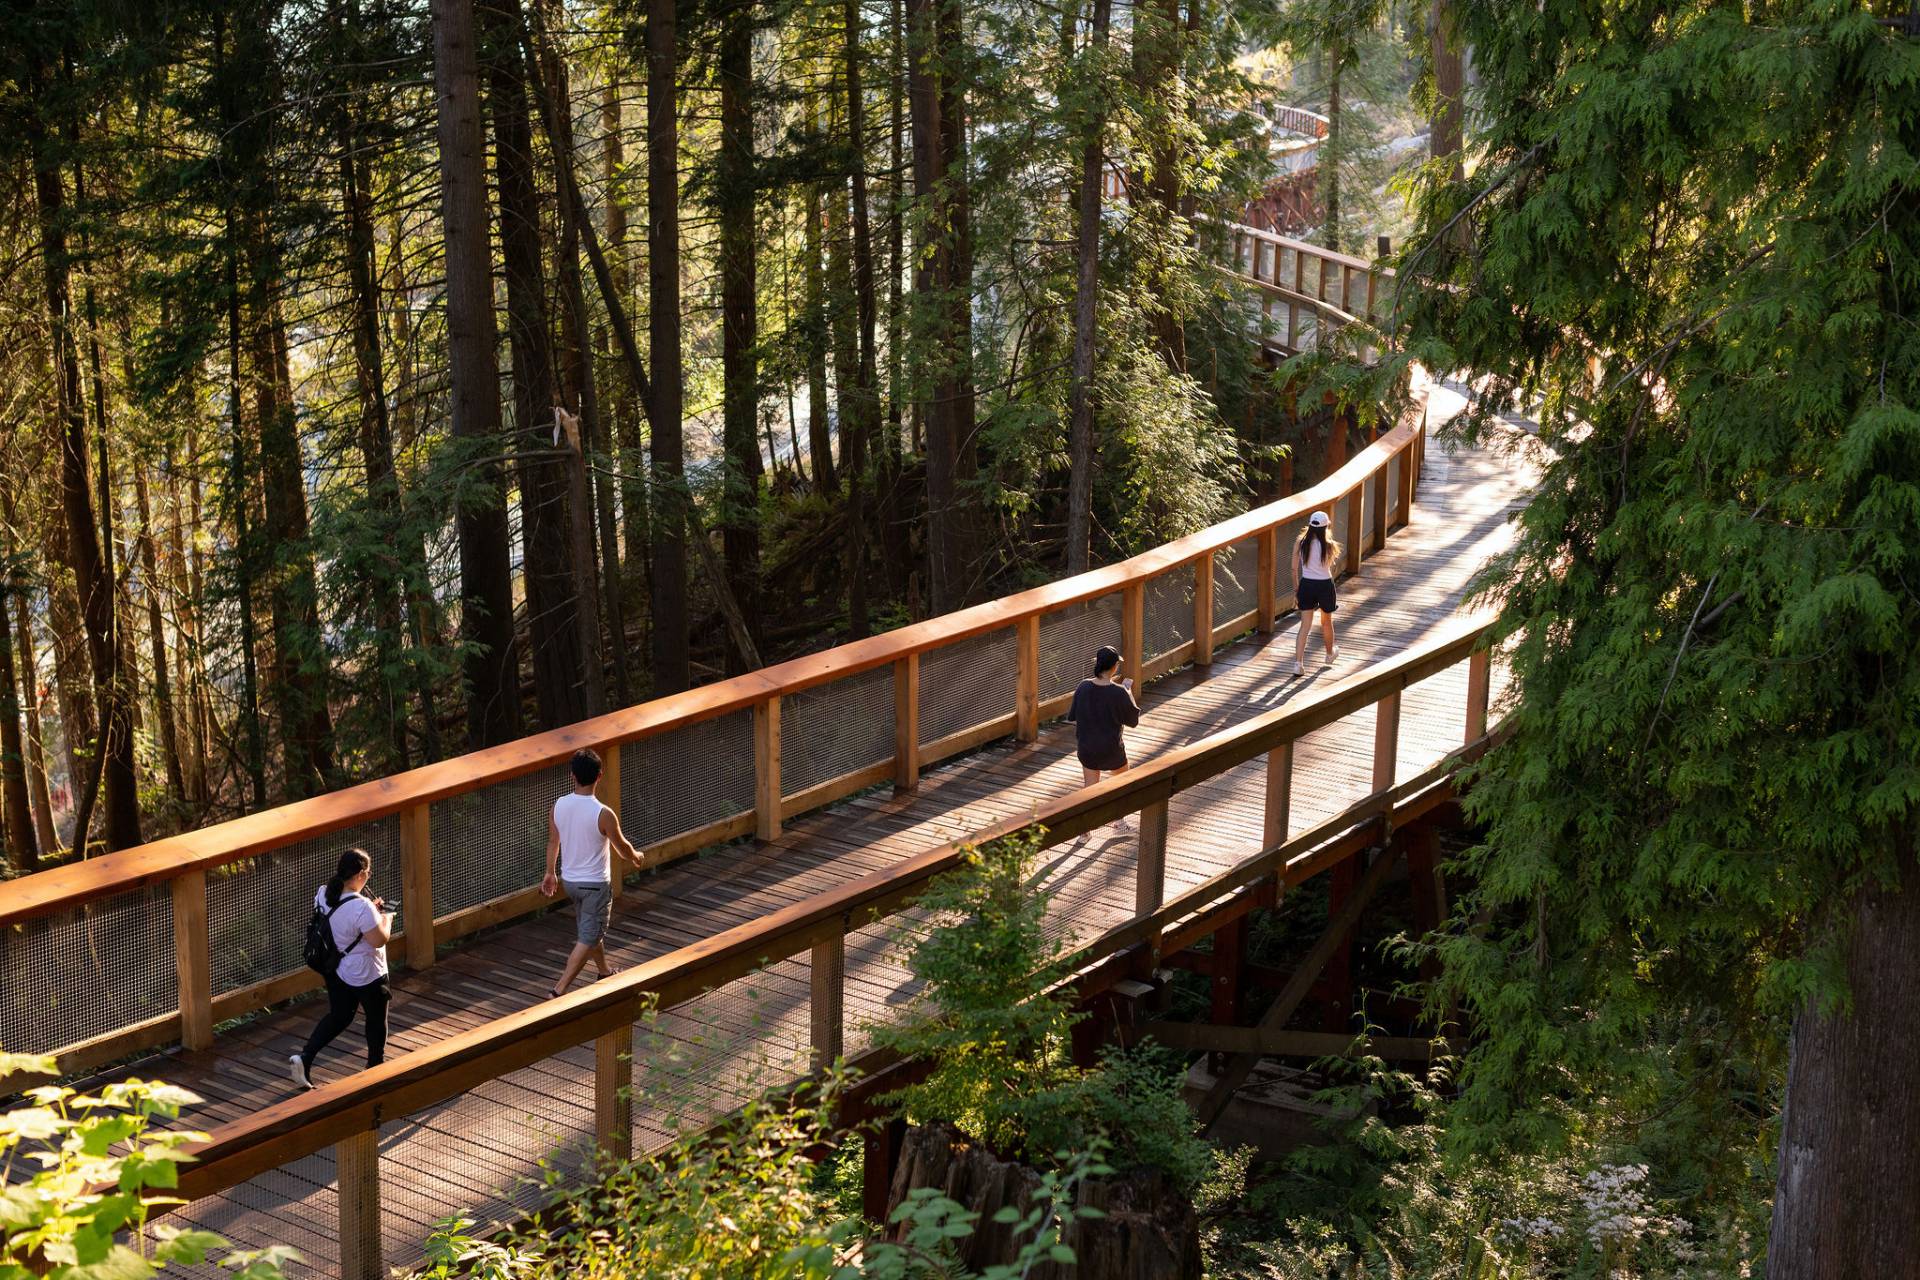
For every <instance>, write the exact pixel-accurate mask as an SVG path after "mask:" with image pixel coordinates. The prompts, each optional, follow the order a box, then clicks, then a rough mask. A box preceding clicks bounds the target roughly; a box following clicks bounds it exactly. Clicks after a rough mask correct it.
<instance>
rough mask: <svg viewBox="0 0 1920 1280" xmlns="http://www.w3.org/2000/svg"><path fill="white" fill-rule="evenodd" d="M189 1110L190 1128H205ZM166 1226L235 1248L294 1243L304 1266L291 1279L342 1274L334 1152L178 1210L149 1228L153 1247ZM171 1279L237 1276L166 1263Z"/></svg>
mask: <svg viewBox="0 0 1920 1280" xmlns="http://www.w3.org/2000/svg"><path fill="white" fill-rule="evenodd" d="M195 1110H197V1108H192V1107H190V1108H188V1110H187V1114H186V1115H185V1116H183V1117H182V1119H183V1120H184V1121H187V1122H188V1123H186V1124H185V1125H184V1127H186V1128H196V1127H201V1128H204V1127H206V1126H207V1121H206V1120H205V1119H204V1118H202V1119H201V1120H199V1121H194V1117H193V1112H194V1111H195ZM162 1225H165V1226H168V1227H171V1228H174V1229H176V1230H184V1229H187V1228H195V1229H198V1230H201V1231H211V1232H213V1233H214V1234H216V1235H219V1236H223V1237H225V1238H226V1239H227V1240H228V1241H229V1242H231V1243H232V1245H233V1247H234V1248H235V1249H245V1250H254V1249H265V1248H268V1247H269V1246H272V1245H287V1244H290V1245H292V1246H293V1247H294V1248H296V1249H298V1250H299V1251H300V1261H299V1262H298V1263H296V1264H295V1265H294V1266H292V1267H289V1268H287V1269H286V1274H287V1275H288V1276H289V1277H294V1278H295V1280H304V1278H305V1277H317V1276H334V1275H338V1274H340V1241H339V1236H340V1192H339V1187H338V1186H337V1185H336V1179H335V1177H334V1161H333V1148H332V1147H328V1148H326V1149H325V1150H324V1151H320V1152H317V1153H315V1154H313V1155H306V1156H300V1157H298V1158H296V1159H294V1160H290V1161H288V1162H287V1163H285V1164H282V1165H278V1166H276V1167H275V1168H272V1169H269V1170H267V1171H266V1172H265V1173H262V1174H259V1175H258V1176H256V1177H252V1178H249V1179H247V1180H246V1181H245V1182H242V1183H239V1184H238V1185H236V1186H231V1187H228V1188H227V1189H226V1190H225V1191H222V1192H220V1193H219V1194H217V1195H211V1196H207V1197H205V1198H203V1199H199V1200H195V1201H192V1202H191V1203H188V1204H183V1205H179V1206H177V1207H176V1208H174V1209H173V1210H172V1211H170V1212H169V1213H168V1214H167V1215H166V1216H165V1217H162V1218H156V1219H153V1220H152V1221H150V1222H149V1223H148V1225H147V1234H148V1239H149V1241H150V1242H155V1241H157V1240H158V1236H157V1235H156V1234H155V1232H154V1228H156V1227H159V1226H162ZM166 1274H167V1275H168V1276H169V1277H179V1276H192V1277H195V1278H196V1280H198V1278H201V1277H206V1278H209V1280H210V1278H211V1277H215V1276H222V1277H231V1276H232V1275H233V1272H231V1271H229V1270H227V1269H226V1268H223V1267H221V1266H220V1265H219V1264H218V1263H217V1262H215V1261H214V1260H213V1259H212V1258H209V1259H208V1260H207V1261H205V1262H203V1263H200V1264H199V1265H197V1266H182V1265H180V1264H179V1263H172V1262H170V1263H168V1264H167V1268H166Z"/></svg>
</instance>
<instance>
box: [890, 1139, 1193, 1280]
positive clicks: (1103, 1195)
mask: <svg viewBox="0 0 1920 1280" xmlns="http://www.w3.org/2000/svg"><path fill="white" fill-rule="evenodd" d="M921 1187H931V1188H933V1189H934V1190H936V1191H938V1192H940V1194H942V1195H944V1196H946V1197H947V1198H948V1199H950V1200H953V1201H955V1202H956V1203H958V1204H960V1205H962V1206H964V1207H965V1208H966V1209H968V1210H969V1211H970V1212H973V1213H977V1214H979V1215H980V1216H979V1219H978V1221H976V1222H975V1224H974V1230H973V1234H972V1235H971V1236H967V1237H964V1238H962V1239H960V1240H956V1241H954V1242H953V1243H954V1245H955V1247H956V1248H957V1250H958V1251H959V1254H960V1258H961V1261H963V1262H964V1263H965V1264H966V1265H967V1266H968V1267H970V1268H972V1269H974V1270H979V1269H981V1268H984V1267H989V1266H993V1265H995V1264H996V1263H1008V1262H1011V1261H1013V1259H1014V1256H1015V1255H1016V1254H1017V1253H1018V1252H1019V1249H1020V1246H1021V1245H1022V1244H1024V1243H1025V1242H1026V1241H1025V1240H1024V1239H1020V1240H1016V1239H1015V1238H1014V1232H1013V1227H1012V1226H1010V1225H1008V1224H1005V1223H999V1222H995V1221H993V1215H994V1214H996V1213H998V1212H999V1211H1000V1209H1001V1208H1003V1207H1005V1206H1007V1205H1012V1206H1013V1207H1014V1208H1016V1209H1019V1210H1020V1211H1021V1212H1022V1213H1024V1212H1025V1211H1026V1210H1027V1209H1028V1208H1029V1207H1031V1206H1032V1205H1033V1204H1034V1202H1035V1200H1036V1198H1037V1197H1038V1196H1039V1194H1040V1174H1039V1173H1038V1172H1037V1171H1035V1170H1034V1169H1032V1168H1030V1167H1029V1166H1027V1165H1024V1164H1018V1163H1015V1162H1013V1161H1008V1160H1002V1159H1000V1158H999V1157H998V1156H996V1155H994V1154H993V1153H992V1152H991V1151H989V1150H987V1149H986V1148H985V1147H983V1146H981V1145H980V1144H978V1143H976V1142H974V1141H972V1140H971V1139H969V1138H968V1137H966V1136H965V1135H964V1134H962V1133H961V1132H960V1131H959V1130H957V1129H955V1128H953V1127H952V1126H951V1125H945V1124H934V1125H922V1126H917V1127H915V1128H912V1129H909V1130H908V1131H907V1136H906V1139H905V1141H904V1142H903V1144H902V1145H901V1150H900V1164H899V1167H898V1168H897V1169H895V1171H894V1175H893V1186H892V1189H891V1191H890V1192H889V1194H888V1197H887V1212H888V1215H889V1217H891V1215H892V1212H893V1210H894V1209H896V1208H898V1207H899V1206H900V1205H901V1204H902V1203H903V1202H904V1201H905V1200H906V1198H907V1196H908V1194H909V1193H911V1192H913V1191H915V1190H918V1189H919V1188H921ZM1076 1203H1077V1204H1079V1205H1081V1206H1085V1207H1090V1208H1096V1209H1099V1210H1101V1211H1102V1212H1103V1213H1105V1215H1106V1216H1105V1217H1103V1218H1097V1219H1093V1220H1091V1221H1078V1220H1076V1221H1073V1222H1069V1223H1065V1224H1063V1229H1062V1232H1061V1242H1062V1243H1064V1244H1066V1245H1068V1246H1069V1247H1070V1248H1072V1249H1073V1251H1074V1255H1075V1256H1076V1257H1077V1258H1078V1259H1079V1261H1078V1262H1077V1264H1076V1265H1074V1266H1063V1265H1061V1264H1058V1263H1053V1262H1042V1263H1040V1264H1039V1265H1037V1266H1035V1267H1034V1268H1033V1270H1032V1272H1030V1273H1029V1280H1199V1278H1200V1273H1201V1265H1200V1224H1199V1219H1198V1218H1197V1217H1196V1215H1195V1214H1194V1211H1193V1204H1192V1202H1191V1201H1189V1200H1188V1199H1187V1198H1186V1197H1185V1196H1183V1195H1181V1194H1180V1193H1179V1191H1177V1190H1176V1189H1175V1188H1174V1187H1173V1185H1172V1184H1171V1183H1169V1182H1168V1181H1167V1180H1166V1178H1165V1177H1164V1176H1163V1175H1162V1174H1160V1173H1158V1172H1155V1171H1152V1170H1135V1171H1132V1172H1128V1173H1122V1174H1118V1175H1115V1176H1113V1177H1109V1178H1093V1179H1088V1180H1087V1181H1085V1182H1083V1183H1081V1184H1080V1187H1079V1189H1078V1194H1077V1197H1076ZM903 1234H904V1230H903V1226H896V1225H890V1226H889V1227H888V1228H887V1238H888V1239H890V1240H899V1239H900V1238H901V1237H902V1236H903Z"/></svg>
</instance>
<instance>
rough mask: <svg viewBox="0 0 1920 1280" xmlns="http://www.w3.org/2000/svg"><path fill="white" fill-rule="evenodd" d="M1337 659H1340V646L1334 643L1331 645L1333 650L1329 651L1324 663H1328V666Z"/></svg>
mask: <svg viewBox="0 0 1920 1280" xmlns="http://www.w3.org/2000/svg"><path fill="white" fill-rule="evenodd" d="M1338 661H1340V646H1339V645H1335V646H1333V652H1332V653H1329V654H1328V655H1327V663H1326V665H1328V666H1329V667H1330V666H1332V665H1333V664H1334V663H1336V662H1338Z"/></svg>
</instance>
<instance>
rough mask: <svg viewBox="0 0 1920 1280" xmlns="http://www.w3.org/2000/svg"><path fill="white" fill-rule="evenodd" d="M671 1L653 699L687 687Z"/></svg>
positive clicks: (657, 403) (661, 81)
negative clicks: (655, 696)
mask: <svg viewBox="0 0 1920 1280" xmlns="http://www.w3.org/2000/svg"><path fill="white" fill-rule="evenodd" d="M674 19H675V4H674V0H647V245H648V249H647V298H648V315H647V337H648V347H649V351H650V355H651V361H652V364H653V388H652V390H653V396H652V404H651V405H650V406H649V412H648V419H649V423H650V425H651V427H652V429H653V459H652V461H653V495H654V510H653V691H654V693H655V694H656V695H659V694H663V693H677V692H678V691H680V690H682V689H684V688H686V687H687V678H688V670H687V625H688V621H687V526H688V524H689V523H690V522H689V520H688V515H689V508H690V507H691V505H692V495H691V494H690V493H689V492H688V489H687V476H686V454H685V446H684V443H683V439H682V423H681V411H682V405H683V401H684V394H685V393H684V388H683V378H684V371H683V370H682V368H681V364H680V156H679V151H680V117H679V92H678V86H677V84H676V83H675V76H676V75H677V73H678V71H679V61H680V60H679V36H678V33H677V32H676V30H675V28H674Z"/></svg>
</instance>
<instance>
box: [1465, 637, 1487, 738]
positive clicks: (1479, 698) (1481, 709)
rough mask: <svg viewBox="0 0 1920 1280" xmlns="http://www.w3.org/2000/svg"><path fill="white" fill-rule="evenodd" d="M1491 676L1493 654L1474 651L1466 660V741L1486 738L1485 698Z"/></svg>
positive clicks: (1481, 650)
mask: <svg viewBox="0 0 1920 1280" xmlns="http://www.w3.org/2000/svg"><path fill="white" fill-rule="evenodd" d="M1492 676H1493V654H1492V653H1491V651H1489V650H1486V649H1476V650H1474V652H1473V656H1472V657H1470V658H1468V659H1467V734H1466V741H1468V742H1470V743H1471V742H1478V741H1479V740H1480V739H1482V738H1484V737H1486V736H1487V697H1488V694H1489V692H1490V686H1491V682H1492Z"/></svg>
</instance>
